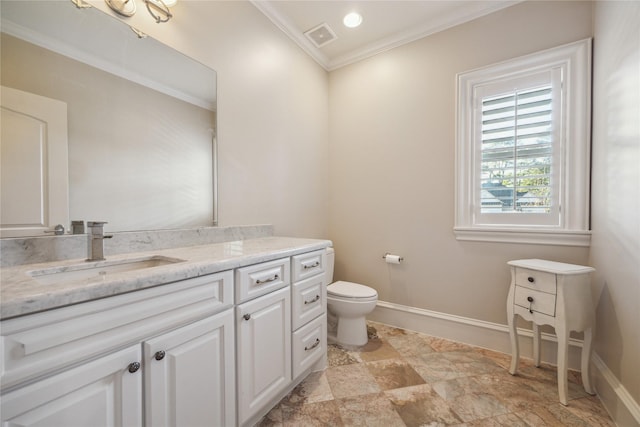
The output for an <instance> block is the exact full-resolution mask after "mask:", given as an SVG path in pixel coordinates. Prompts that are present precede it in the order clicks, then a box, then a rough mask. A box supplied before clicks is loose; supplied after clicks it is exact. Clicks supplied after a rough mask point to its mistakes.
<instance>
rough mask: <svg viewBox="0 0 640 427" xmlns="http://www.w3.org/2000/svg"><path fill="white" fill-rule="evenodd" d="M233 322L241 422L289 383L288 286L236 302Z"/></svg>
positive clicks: (289, 325) (289, 326)
mask: <svg viewBox="0 0 640 427" xmlns="http://www.w3.org/2000/svg"><path fill="white" fill-rule="evenodd" d="M236 322H237V328H236V329H237V333H238V339H237V354H238V419H239V421H240V424H241V425H242V424H244V423H245V422H246V421H247V420H249V419H250V418H251V417H252V416H253V415H255V414H256V412H257V411H259V410H260V409H262V408H264V407H265V405H267V404H269V403H270V401H271V400H272V399H273V398H274V397H276V396H277V395H278V393H280V392H281V391H283V390H284V389H285V388H286V387H287V386H288V385H289V384H290V383H291V305H290V291H289V287H286V288H284V289H280V290H278V291H275V292H272V293H270V294H267V295H264V296H262V297H260V298H256V299H254V300H252V301H249V302H246V303H244V304H241V305H239V306H238V307H237V313H236Z"/></svg>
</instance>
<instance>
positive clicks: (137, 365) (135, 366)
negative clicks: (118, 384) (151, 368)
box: [129, 362, 140, 374]
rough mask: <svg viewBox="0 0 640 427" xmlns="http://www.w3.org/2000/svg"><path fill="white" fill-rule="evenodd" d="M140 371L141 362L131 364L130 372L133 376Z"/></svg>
mask: <svg viewBox="0 0 640 427" xmlns="http://www.w3.org/2000/svg"><path fill="white" fill-rule="evenodd" d="M138 369H140V362H131V363H129V372H131V373H132V374H133V373H135V372H138Z"/></svg>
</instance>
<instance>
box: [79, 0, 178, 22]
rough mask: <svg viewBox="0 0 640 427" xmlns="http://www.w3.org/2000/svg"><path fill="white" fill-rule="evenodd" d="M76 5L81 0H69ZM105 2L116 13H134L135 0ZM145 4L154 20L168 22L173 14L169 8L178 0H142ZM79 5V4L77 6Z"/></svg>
mask: <svg viewBox="0 0 640 427" xmlns="http://www.w3.org/2000/svg"><path fill="white" fill-rule="evenodd" d="M71 1H73V2H74V4H76V6H78V4H79V2H81V1H82V0H71ZM104 1H105V3H107V5H108V6H109V7H110V8H111V10H113V11H114V12H116V13H117V14H118V15H122V16H126V17H131V16H133V15H134V14H135V13H136V2H135V0H104ZM142 1H143V2H144V4H145V5H146V6H147V10H148V11H149V13H150V14H151V16H152V17H153V19H155V20H156V22H157V23H160V22H168V21H169V20H170V19H171V18H173V14H172V13H171V11H170V10H169V8H170V7H172V6H175V5H176V3H177V2H178V0H142ZM78 7H79V6H78Z"/></svg>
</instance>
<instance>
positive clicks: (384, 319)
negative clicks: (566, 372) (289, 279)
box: [368, 301, 582, 370]
mask: <svg viewBox="0 0 640 427" xmlns="http://www.w3.org/2000/svg"><path fill="white" fill-rule="evenodd" d="M368 318H369V319H370V320H373V321H379V322H381V323H386V324H388V325H392V326H398V327H401V328H404V329H409V330H412V331H416V332H422V333H425V334H428V335H432V336H436V337H440V338H446V339H449V340H453V341H459V342H463V343H466V344H471V345H475V346H477V347H483V348H488V349H490V350H495V351H499V352H502V353H507V354H511V343H510V340H509V328H508V326H507V325H501V324H499V323H493V322H486V321H484V320H477V319H471V318H468V317H462V316H457V315H454V314H447V313H441V312H437V311H432V310H426V309H422V308H417V307H410V306H406V305H402V304H396V303H392V302H387V301H378V304H377V306H376V308H375V310H374V311H373V313H371V315H369V316H368ZM541 335H542V336H541V338H542V342H541V344H540V348H541V350H540V357H541V360H542V361H543V362H545V363H549V364H551V365H556V361H557V342H558V341H557V339H556V337H555V335H552V334H547V333H544V332H543V333H542V334H541ZM518 344H519V346H520V356H521V357H528V358H531V357H532V354H533V332H532V331H530V330H528V329H521V328H518ZM581 351H582V341H581V340H577V339H574V338H570V339H569V369H574V370H580V356H581Z"/></svg>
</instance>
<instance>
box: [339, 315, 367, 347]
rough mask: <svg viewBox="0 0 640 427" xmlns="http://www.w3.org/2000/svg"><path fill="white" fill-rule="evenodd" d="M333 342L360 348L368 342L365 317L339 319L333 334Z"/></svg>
mask: <svg viewBox="0 0 640 427" xmlns="http://www.w3.org/2000/svg"><path fill="white" fill-rule="evenodd" d="M335 342H336V343H337V344H340V345H343V346H356V347H361V346H363V345H365V344H366V343H367V342H369V337H368V336H367V319H366V318H365V316H362V317H355V318H344V317H343V318H340V319H339V320H338V328H337V331H336V334H335Z"/></svg>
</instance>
